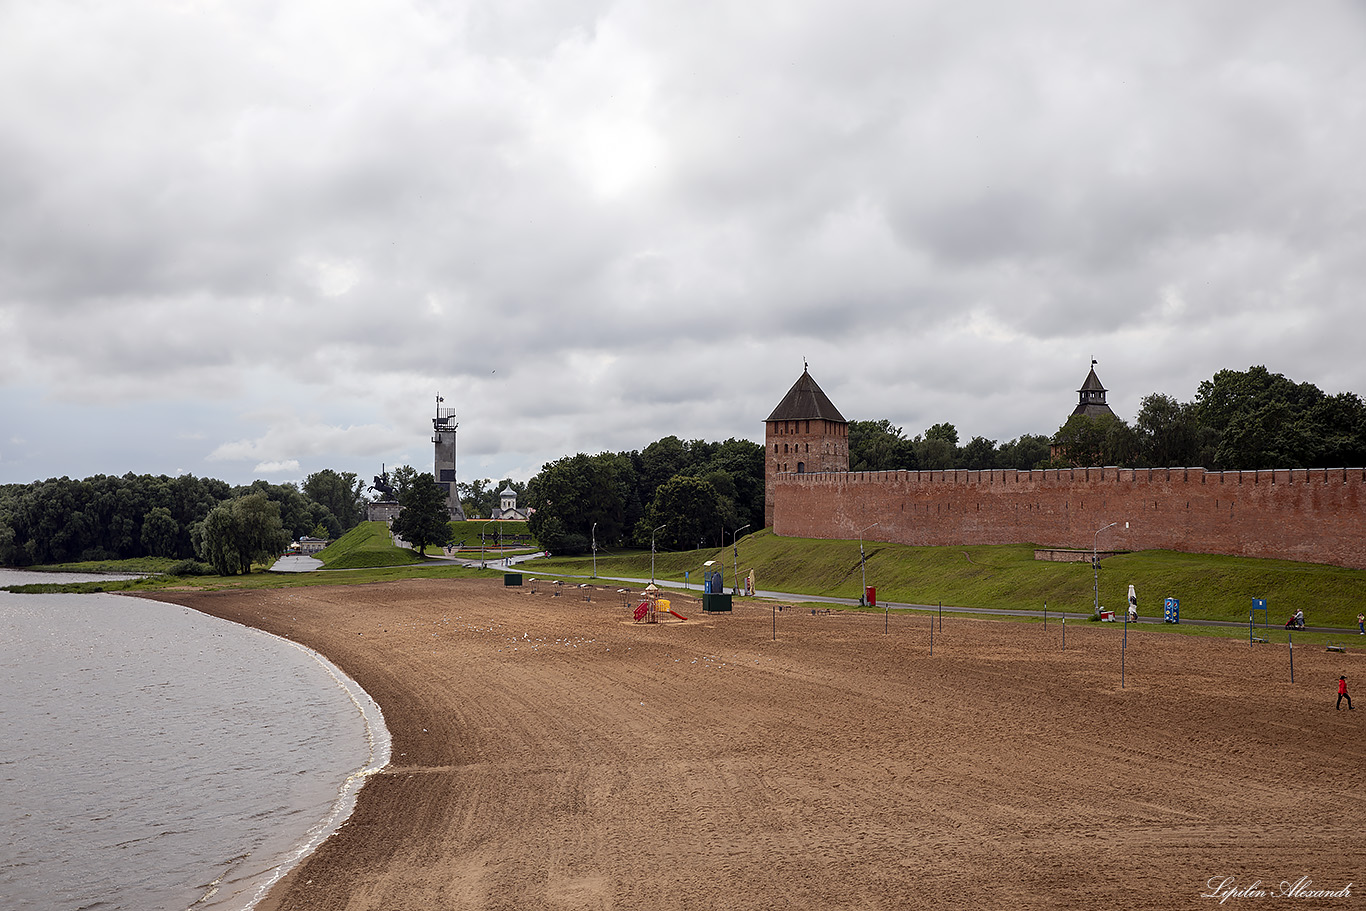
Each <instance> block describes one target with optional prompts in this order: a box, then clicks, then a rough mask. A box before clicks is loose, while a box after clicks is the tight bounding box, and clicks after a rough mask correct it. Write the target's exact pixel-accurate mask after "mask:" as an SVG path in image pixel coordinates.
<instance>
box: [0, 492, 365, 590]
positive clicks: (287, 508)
mask: <svg viewBox="0 0 1366 911" xmlns="http://www.w3.org/2000/svg"><path fill="white" fill-rule="evenodd" d="M364 492H365V484H364V482H362V481H359V480H357V478H356V476H355V475H354V474H351V473H349V472H336V471H332V470H330V469H327V470H323V471H320V472H317V473H316V474H312V475H309V476H308V478H307V479H306V480H305V481H304V483H303V484H302V485H295V484H268V483H266V482H265V481H256V482H255V483H253V484H250V485H248V486H245V487H230V486H229V485H228V484H227V483H226V482H224V481H216V480H214V479H212V478H197V477H195V476H193V475H180V476H178V477H174V478H171V477H167V476H165V475H134V474H126V475H123V476H121V477H111V476H108V475H96V476H95V477H93V478H87V479H85V480H83V481H73V480H71V479H70V478H55V479H51V480H47V481H35V482H33V483H32V484H6V485H3V486H0V566H35V565H43V564H49V563H72V562H84V561H88V560H122V559H129V558H133V557H168V558H172V559H177V560H194V559H199V560H204V559H205V553H204V550H205V548H204V538H203V531H204V521H205V519H206V518H208V516H209V513H210V512H212V511H213V510H214V508H215V507H217V506H219V505H221V504H223V503H227V502H231V501H234V500H240V499H242V498H245V497H247V496H249V495H251V494H264V495H265V497H266V499H267V500H268V501H269V503H270V504H272V505H273V510H276V511H278V513H279V520H280V524H281V526H282V527H283V529H284V531H285V532H287V533H288V534H289V535H290V537H291V538H292V539H296V540H297V539H298V538H300V537H303V536H305V535H315V536H317V537H322V538H335V537H339V536H340V535H342V534H343V533H344V532H345V531H347V530H348V529H350V528H352V527H354V526H355V525H356V524H358V523H359V522H360V521H361V520H362V519H364V518H365V506H364V499H363V494H364Z"/></svg>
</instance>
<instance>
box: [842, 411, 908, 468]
mask: <svg viewBox="0 0 1366 911" xmlns="http://www.w3.org/2000/svg"><path fill="white" fill-rule="evenodd" d="M918 465H919V460H918V459H917V458H916V452H915V444H914V443H913V442H912V441H910V440H908V439H906V438H905V437H904V436H902V433H901V428H900V427H895V426H893V425H892V422H891V421H889V420H887V419H886V418H883V419H882V420H880V421H850V422H849V470H850V471H901V470H914V469H915V468H916V467H917V466H918Z"/></svg>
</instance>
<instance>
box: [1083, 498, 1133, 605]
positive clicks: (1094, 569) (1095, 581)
mask: <svg viewBox="0 0 1366 911" xmlns="http://www.w3.org/2000/svg"><path fill="white" fill-rule="evenodd" d="M1118 524H1119V523H1118V522H1111V523H1110V524H1109V525H1104V526H1101V527H1100V528H1097V529H1096V533H1095V535H1094V536H1093V537H1092V538H1091V585H1092V589H1093V594H1094V595H1095V605H1094V611H1095V615H1096V616H1097V617H1099V616H1100V551H1099V550H1097V546H1096V545H1097V542H1098V541H1099V540H1100V533H1101V532H1103V531H1105V529H1107V528H1114V527H1115V526H1116V525H1118ZM1124 527H1125V528H1128V527H1129V523H1128V522H1125V523H1124Z"/></svg>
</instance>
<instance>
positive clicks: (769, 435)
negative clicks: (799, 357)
mask: <svg viewBox="0 0 1366 911" xmlns="http://www.w3.org/2000/svg"><path fill="white" fill-rule="evenodd" d="M848 470H849V422H848V421H846V420H845V419H844V415H842V414H840V412H839V409H838V408H836V407H835V406H834V404H832V403H831V401H830V399H829V398H828V397H827V396H826V394H825V393H824V392H822V391H821V387H820V386H817V385H816V381H815V380H813V379H812V378H811V374H810V373H808V372H807V369H806V365H805V364H803V365H802V375H801V376H800V377H798V378H797V382H795V383H793V384H792V388H791V389H789V390H788V391H787V395H785V396H783V400H782V401H781V402H779V403H778V407H777V408H774V409H773V413H772V414H770V415H769V416H768V418H767V419H766V420H765V422H764V526H765V527H769V526H772V525H773V485H774V482H775V481H776V480H777V477H778V475H780V474H783V473H785V472H794V473H796V474H806V473H809V472H811V473H814V472H822V471H848Z"/></svg>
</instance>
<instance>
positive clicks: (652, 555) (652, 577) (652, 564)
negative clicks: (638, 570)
mask: <svg viewBox="0 0 1366 911" xmlns="http://www.w3.org/2000/svg"><path fill="white" fill-rule="evenodd" d="M668 524H669V523H668V522H665V523H664V524H663V525H661V526H659V528H656V529H655V530H654V531H652V532H650V584H651V585H654V584H655V535H657V534H659V531H660V529H662V528H665V527H666V526H667V525H668ZM721 565H722V566H724V565H725V564H724V563H723V564H721ZM721 571H722V572H725V570H721Z"/></svg>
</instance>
